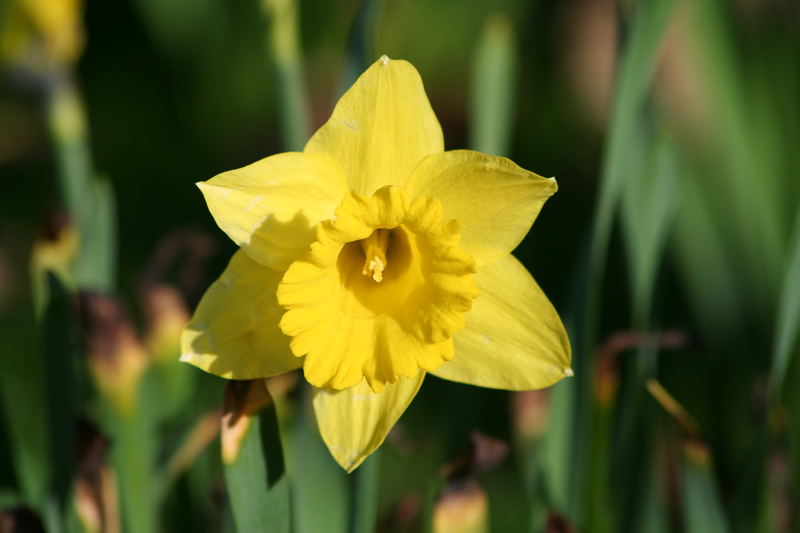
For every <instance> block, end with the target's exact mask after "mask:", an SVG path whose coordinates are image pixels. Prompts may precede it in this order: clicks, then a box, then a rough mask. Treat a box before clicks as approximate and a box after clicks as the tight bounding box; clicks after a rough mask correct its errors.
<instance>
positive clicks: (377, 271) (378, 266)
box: [361, 229, 389, 283]
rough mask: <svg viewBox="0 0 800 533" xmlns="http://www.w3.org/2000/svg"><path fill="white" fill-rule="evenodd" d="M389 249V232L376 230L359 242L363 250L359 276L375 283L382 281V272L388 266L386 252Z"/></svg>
mask: <svg viewBox="0 0 800 533" xmlns="http://www.w3.org/2000/svg"><path fill="white" fill-rule="evenodd" d="M388 247H389V230H386V229H377V230H375V231H374V232H372V235H370V236H369V237H367V238H366V239H363V240H362V241H361V249H362V250H364V266H363V268H362V269H361V274H363V275H364V276H369V277H371V278H372V280H373V281H375V283H380V282H381V281H383V271H384V270H385V269H386V266H387V265H388V261H387V260H386V250H387V249H388Z"/></svg>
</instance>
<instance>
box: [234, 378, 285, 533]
mask: <svg viewBox="0 0 800 533" xmlns="http://www.w3.org/2000/svg"><path fill="white" fill-rule="evenodd" d="M221 438H222V464H223V469H224V472H225V485H226V487H227V489H228V498H229V500H230V503H231V510H232V511H233V520H234V522H235V524H236V530H237V531H239V532H240V533H257V532H259V531H263V532H265V533H266V532H269V533H282V532H285V533H288V532H289V485H288V482H287V478H286V470H285V466H284V462H283V450H282V447H281V440H280V436H279V435H278V417H277V415H276V413H275V404H274V403H273V401H272V397H271V396H270V394H269V391H267V386H266V383H265V382H264V380H254V381H244V382H235V381H232V382H230V383H229V384H228V386H227V388H226V389H225V414H224V416H223V419H222V433H221Z"/></svg>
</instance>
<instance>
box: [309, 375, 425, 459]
mask: <svg viewBox="0 0 800 533" xmlns="http://www.w3.org/2000/svg"><path fill="white" fill-rule="evenodd" d="M424 377H425V373H424V372H420V373H419V375H418V376H417V377H415V378H400V379H399V380H397V382H396V383H390V384H387V385H386V386H385V387H384V388H383V391H382V392H380V393H375V392H372V389H370V387H369V385H368V384H367V383H366V382H365V381H362V382H361V383H360V384H359V385H356V386H355V387H350V388H349V389H345V390H341V391H332V390H327V389H317V388H315V389H314V414H315V415H316V417H317V426H319V432H320V434H321V435H322V440H324V441H325V444H326V445H327V446H328V450H330V452H331V455H333V458H334V459H336V462H337V463H339V465H340V466H341V467H342V468H344V469H345V470H347V471H348V472H352V471H353V470H355V469H356V467H358V465H360V464H361V463H362V462H363V461H364V459H366V458H367V456H368V455H369V454H371V453H372V452H374V451H375V450H376V449H378V446H380V445H381V443H382V442H383V440H384V439H385V438H386V435H387V434H388V433H389V430H390V429H392V427H393V426H394V424H395V422H397V420H398V419H399V418H400V415H402V414H403V411H405V410H406V408H407V407H408V404H410V403H411V400H413V399H414V396H416V394H417V391H418V390H419V388H420V386H421V385H422V380H423V378H424Z"/></svg>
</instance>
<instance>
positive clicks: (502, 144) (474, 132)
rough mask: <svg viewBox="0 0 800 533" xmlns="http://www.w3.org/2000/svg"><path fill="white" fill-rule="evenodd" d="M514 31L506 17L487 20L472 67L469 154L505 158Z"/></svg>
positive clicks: (512, 83)
mask: <svg viewBox="0 0 800 533" xmlns="http://www.w3.org/2000/svg"><path fill="white" fill-rule="evenodd" d="M515 62H516V51H515V48H514V28H513V26H512V24H511V21H510V20H509V19H508V17H506V16H503V15H494V16H493V17H491V18H489V20H487V22H486V25H485V27H484V30H483V35H482V36H481V39H480V41H479V42H478V48H477V50H476V52H475V58H474V60H473V67H472V91H471V98H470V112H469V118H470V127H469V133H470V140H469V146H470V148H472V149H473V150H478V151H479V152H483V153H487V154H492V155H508V152H509V144H510V141H511V131H512V128H513V117H514V100H515V98H514V97H515V94H514V88H515V81H516V72H515V71H516V65H515Z"/></svg>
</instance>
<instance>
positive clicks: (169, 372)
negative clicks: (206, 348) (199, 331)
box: [0, 0, 800, 533]
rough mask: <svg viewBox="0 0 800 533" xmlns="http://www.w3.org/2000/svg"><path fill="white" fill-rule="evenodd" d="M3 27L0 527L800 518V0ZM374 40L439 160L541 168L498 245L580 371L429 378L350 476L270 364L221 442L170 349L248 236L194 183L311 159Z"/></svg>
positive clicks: (387, 2)
mask: <svg viewBox="0 0 800 533" xmlns="http://www.w3.org/2000/svg"><path fill="white" fill-rule="evenodd" d="M0 31H1V32H2V33H0V53H1V54H2V67H3V68H2V83H1V84H0V180H2V181H0V357H2V360H0V361H1V364H2V366H1V367H0V391H1V392H2V395H0V403H2V417H1V418H0V421H1V422H2V426H0V531H3V532H5V531H41V530H42V529H41V528H44V529H45V530H46V531H55V532H58V531H65V532H66V531H69V532H72V531H87V532H101V531H103V532H105V531H107V532H121V531H124V532H131V533H149V532H156V531H164V532H167V531H169V532H173V531H174V532H181V531H237V530H238V531H240V532H242V531H260V530H263V531H296V532H299V533H316V532H320V533H321V532H334V533H337V532H345V531H352V532H358V533H366V532H371V531H381V532H411V531H434V532H464V533H477V532H481V531H495V532H523V531H524V532H540V531H546V532H570V531H587V532H600V533H604V532H617V531H633V532H639V531H641V532H651V531H652V532H662V531H663V532H665V531H685V532H689V533H692V532H712V533H715V532H728V531H730V532H747V533H749V532H754V531H759V532H761V531H763V532H773V531H774V532H790V531H797V530H800V516H798V511H797V509H798V505H797V504H798V503H799V502H800V481H799V480H800V476H798V474H800V412H798V402H800V395H799V394H798V390H800V389H799V388H798V385H800V366H799V365H798V362H797V358H796V357H795V358H793V357H792V356H793V355H796V354H797V352H798V349H799V348H798V346H799V343H798V331H800V99H799V98H798V95H800V5H798V4H797V3H796V2H791V1H781V0H737V1H734V0H731V1H724V0H691V1H680V0H674V1H672V0H620V1H613V0H562V1H544V0H538V1H537V0H528V1H523V0H502V1H496V2H481V1H477V0H471V1H465V0H436V1H434V0H427V1H422V0H417V1H401V0H363V1H355V0H350V1H345V0H341V1H338V2H324V1H320V0H307V1H296V0H261V1H259V0H239V1H235V2H234V1H224V0H191V1H190V0H170V1H162V0H121V1H118V2H101V1H98V0H86V2H85V4H81V3H80V2H76V1H74V0H41V1H37V0H4V2H3V3H2V4H0ZM381 54H387V55H389V56H390V57H393V58H403V59H407V60H409V61H411V62H412V63H413V64H414V65H415V66H416V67H417V69H418V70H419V71H420V74H421V75H422V78H423V80H424V83H425V86H426V90H427V92H428V95H429V97H430V100H431V103H432V106H433V109H434V110H435V112H436V114H437V116H438V118H439V120H440V122H441V123H442V126H443V129H444V133H445V140H446V146H447V148H448V149H453V148H463V147H468V148H473V149H478V150H481V151H484V152H488V153H492V154H497V155H506V156H509V157H511V158H512V159H513V160H514V161H515V162H517V163H518V164H520V165H521V166H523V167H525V168H527V169H530V170H533V171H535V172H537V173H539V174H542V175H545V176H555V177H557V179H558V183H559V187H560V189H559V192H558V193H557V194H556V195H555V196H554V197H553V198H552V199H551V200H550V201H549V202H548V203H547V205H546V207H545V208H544V210H543V211H542V213H541V215H540V216H539V218H538V220H537V222H536V224H535V225H534V228H533V229H532V231H531V233H530V234H529V235H528V237H527V238H526V239H525V241H524V242H523V243H522V245H521V246H520V248H519V249H518V250H517V251H516V252H515V253H516V255H517V257H519V258H520V259H521V260H522V261H523V262H524V263H525V264H526V266H527V267H528V268H529V270H530V271H531V272H532V273H533V275H534V276H535V277H536V279H537V280H538V282H539V284H540V285H541V286H542V287H543V288H544V290H545V292H546V293H547V294H548V295H549V297H550V298H551V300H552V301H553V302H554V304H555V305H556V307H557V309H558V310H559V312H560V314H561V316H562V317H563V318H564V320H565V323H566V324H567V326H568V329H569V331H570V338H571V342H572V347H573V352H574V361H573V368H574V370H575V377H574V378H572V379H569V380H566V381H564V382H561V383H559V384H558V385H556V386H555V387H553V388H552V389H550V390H547V391H537V392H530V393H508V392H503V391H492V390H483V389H477V388H472V387H465V386H461V385H456V384H452V383H448V382H443V381H440V380H437V379H436V378H430V379H427V380H426V383H425V386H424V387H423V389H422V391H421V392H420V395H419V396H418V398H417V399H416V400H415V401H414V402H413V403H412V405H411V407H410V408H409V410H408V411H407V413H406V414H405V415H404V416H403V418H402V419H401V421H400V423H399V424H398V426H397V427H396V428H395V429H394V430H393V432H392V433H391V434H390V436H389V438H388V439H387V441H386V443H385V444H384V446H383V447H382V449H381V451H380V452H379V453H377V454H375V455H374V456H373V457H372V458H370V459H369V460H368V461H367V462H366V463H365V464H364V466H362V467H361V468H360V469H359V470H357V471H356V473H355V474H353V475H350V476H348V475H346V474H344V473H343V472H342V471H341V470H340V469H339V468H338V466H336V465H335V463H334V462H333V460H332V459H331V458H330V457H329V456H328V454H327V450H326V449H325V448H324V446H323V445H322V443H321V441H320V440H319V437H318V435H317V434H316V429H315V427H314V421H313V415H312V414H311V412H310V410H309V408H308V391H307V389H306V388H305V386H304V385H302V384H301V381H302V380H298V379H296V377H297V376H288V377H285V378H280V379H276V380H271V381H270V383H269V384H268V387H269V389H270V391H271V393H272V396H273V397H274V398H275V402H276V406H277V418H276V412H275V411H276V410H275V409H273V408H272V407H271V404H269V403H267V405H266V406H265V407H263V408H261V409H260V411H259V410H256V412H255V414H253V413H251V414H248V415H247V416H245V419H246V421H248V420H249V421H250V426H247V427H248V428H249V429H248V431H247V432H246V435H247V439H249V440H247V441H246V442H247V446H250V448H247V449H248V450H249V452H248V453H249V455H247V454H245V455H243V457H244V459H242V460H241V461H238V463H241V464H235V463H234V464H229V463H224V462H223V461H222V460H221V459H220V439H219V435H218V433H219V428H220V416H221V414H220V413H221V412H222V411H221V409H222V406H223V389H224V388H225V385H226V384H225V382H224V381H223V380H221V379H218V378H215V377H213V376H208V375H205V374H202V373H201V372H200V371H198V370H196V369H194V368H193V367H190V366H188V365H184V364H181V363H179V362H178V360H177V358H178V355H179V349H178V345H177V339H178V335H179V332H180V329H181V327H182V325H183V324H184V323H185V321H186V319H187V317H188V314H189V313H190V312H191V309H192V308H193V306H194V305H195V304H196V303H197V301H198V300H199V298H200V296H201V295H202V293H203V291H204V290H205V288H206V287H207V286H208V285H209V284H210V283H211V282H212V281H213V280H214V279H215V277H216V276H218V275H219V274H220V273H221V271H222V269H223V268H224V266H225V264H226V263H227V261H228V259H229V258H230V256H231V254H232V253H233V251H234V248H235V247H234V245H233V244H232V243H231V242H229V241H228V240H227V239H226V238H225V236H224V235H223V234H222V232H221V231H219V230H218V229H217V228H216V227H215V225H214V224H213V220H212V219H211V216H210V215H209V213H208V211H207V209H206V208H205V205H204V202H203V200H202V197H201V194H200V193H199V191H198V190H197V189H196V188H195V187H194V185H193V184H194V182H196V181H200V180H205V179H208V178H210V177H211V176H213V175H215V174H217V173H218V172H221V171H225V170H229V169H232V168H236V167H240V166H243V165H245V164H248V163H250V162H252V161H255V160H257V159H260V158H262V157H264V156H266V155H269V154H272V153H276V152H281V151H286V150H291V149H300V148H302V145H303V143H304V142H305V140H306V139H307V138H308V135H309V134H310V133H311V132H312V131H313V130H314V129H315V128H316V127H318V126H319V125H321V124H322V123H323V122H324V121H325V120H326V119H327V117H328V115H329V114H330V111H331V109H332V106H333V104H334V103H335V102H336V100H337V98H338V97H339V95H340V94H341V93H342V92H343V91H344V90H345V89H346V88H347V87H348V86H349V85H350V84H351V83H352V81H353V80H354V79H355V77H356V76H357V75H358V74H359V73H360V72H361V71H362V70H363V69H364V68H365V67H366V66H367V65H369V64H370V63H371V62H372V61H374V60H375V59H377V57H379V56H380V55H381ZM243 390H244V389H243ZM243 390H239V389H236V387H229V391H228V392H227V393H226V394H228V397H229V398H237V397H243V396H245V395H246V394H247V393H246V391H245V392H243ZM237 395H238V396H237ZM231 401H232V402H233V404H236V402H235V401H233V400H231ZM233 404H230V405H233ZM258 405H259V406H260V405H261V404H260V403H259V404H258ZM254 428H256V429H258V428H260V429H259V430H258V431H256V430H254ZM275 430H278V431H279V432H280V439H278V437H277V433H276V431H275ZM224 433H225V432H224V431H223V439H224V437H225V435H224ZM281 442H282V448H283V456H284V458H285V462H284V460H282V459H280V458H279V457H278V458H277V459H276V457H275V456H274V454H271V453H266V452H269V451H270V450H271V451H274V450H275V449H276V447H279V446H280V445H281ZM262 452H264V453H262ZM245 460H246V461H249V462H246V461H245ZM284 469H285V473H284ZM276 476H277V479H279V481H278V482H273V481H269V482H267V481H266V479H267V478H268V479H269V480H274V479H276ZM226 486H227V487H238V488H240V489H242V490H230V489H228V488H226Z"/></svg>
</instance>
